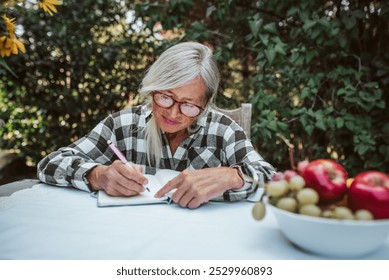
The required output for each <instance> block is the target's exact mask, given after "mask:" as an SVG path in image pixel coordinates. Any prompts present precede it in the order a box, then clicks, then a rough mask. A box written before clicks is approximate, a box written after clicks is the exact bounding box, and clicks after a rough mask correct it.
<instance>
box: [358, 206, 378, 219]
mask: <svg viewBox="0 0 389 280" xmlns="http://www.w3.org/2000/svg"><path fill="white" fill-rule="evenodd" d="M355 219H357V220H374V216H373V214H372V213H371V212H370V211H369V210H365V209H359V210H357V211H356V212H355Z"/></svg>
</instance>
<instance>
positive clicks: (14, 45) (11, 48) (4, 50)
mask: <svg viewBox="0 0 389 280" xmlns="http://www.w3.org/2000/svg"><path fill="white" fill-rule="evenodd" d="M19 50H20V51H21V52H23V53H25V52H26V48H25V47H24V45H23V43H22V42H20V41H19V40H18V39H17V38H16V37H13V38H11V37H7V36H1V37H0V56H1V57H4V56H10V55H11V54H18V53H19Z"/></svg>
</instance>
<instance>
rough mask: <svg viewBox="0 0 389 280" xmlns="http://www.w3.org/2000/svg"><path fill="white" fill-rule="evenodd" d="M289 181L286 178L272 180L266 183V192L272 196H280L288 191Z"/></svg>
mask: <svg viewBox="0 0 389 280" xmlns="http://www.w3.org/2000/svg"><path fill="white" fill-rule="evenodd" d="M288 190H289V189H288V182H287V181H286V180H279V181H270V182H269V183H267V185H266V192H267V194H268V195H270V196H274V197H279V196H282V195H284V194H286V193H287V192H288Z"/></svg>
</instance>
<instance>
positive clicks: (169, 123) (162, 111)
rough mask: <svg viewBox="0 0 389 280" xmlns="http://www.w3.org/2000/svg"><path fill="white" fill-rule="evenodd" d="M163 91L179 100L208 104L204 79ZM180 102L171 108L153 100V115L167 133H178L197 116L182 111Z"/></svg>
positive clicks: (200, 105)
mask: <svg viewBox="0 0 389 280" xmlns="http://www.w3.org/2000/svg"><path fill="white" fill-rule="evenodd" d="M158 92H159V93H163V94H165V95H167V96H169V97H171V98H172V99H174V100H175V101H177V102H187V103H190V104H193V105H197V106H199V107H202V108H204V107H205V105H206V97H205V92H206V86H205V84H204V82H203V80H202V79H200V78H198V79H195V80H193V81H192V82H189V83H188V84H186V85H184V86H182V87H179V88H175V89H170V90H161V91H158ZM179 106H180V103H175V104H174V105H173V106H172V107H170V108H162V107H160V106H158V105H157V104H155V102H153V116H154V118H155V120H156V122H157V124H158V126H159V128H160V129H161V130H162V131H164V132H165V133H177V132H181V131H183V130H185V131H186V129H187V128H188V127H189V126H190V125H191V124H192V122H193V121H194V120H195V119H196V117H187V116H185V115H184V114H182V113H181V112H180V108H179Z"/></svg>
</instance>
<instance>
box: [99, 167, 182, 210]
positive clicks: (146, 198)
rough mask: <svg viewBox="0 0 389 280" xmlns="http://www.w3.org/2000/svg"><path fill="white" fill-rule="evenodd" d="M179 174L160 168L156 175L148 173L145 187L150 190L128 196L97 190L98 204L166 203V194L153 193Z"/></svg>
mask: <svg viewBox="0 0 389 280" xmlns="http://www.w3.org/2000/svg"><path fill="white" fill-rule="evenodd" d="M178 174H179V172H178V171H174V170H168V169H161V170H159V171H158V172H157V174H156V175H148V174H146V175H145V177H146V178H147V179H148V180H149V182H148V184H147V185H146V186H145V187H148V188H149V189H150V192H149V191H147V190H145V191H144V192H142V193H140V194H139V195H136V196H130V197H118V196H109V195H108V194H107V193H106V192H104V191H99V193H98V197H97V205H98V206H100V207H101V206H120V205H141V204H155V203H167V202H168V195H165V196H163V197H160V198H155V197H154V195H155V193H156V192H157V191H158V190H159V189H161V188H162V187H163V186H164V185H165V184H166V183H167V182H168V181H170V180H171V179H173V178H174V177H175V176H177V175H178Z"/></svg>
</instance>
